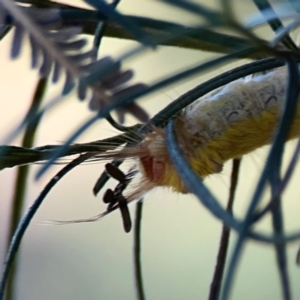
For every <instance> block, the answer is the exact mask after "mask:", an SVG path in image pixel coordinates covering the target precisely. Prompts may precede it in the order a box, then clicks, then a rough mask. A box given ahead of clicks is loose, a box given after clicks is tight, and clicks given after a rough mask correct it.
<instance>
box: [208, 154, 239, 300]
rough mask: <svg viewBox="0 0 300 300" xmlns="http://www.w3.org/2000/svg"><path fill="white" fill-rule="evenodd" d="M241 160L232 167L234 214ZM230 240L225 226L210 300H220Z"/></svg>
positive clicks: (234, 161) (230, 193)
mask: <svg viewBox="0 0 300 300" xmlns="http://www.w3.org/2000/svg"><path fill="white" fill-rule="evenodd" d="M240 165H241V159H237V158H236V159H234V160H233V165H232V172H231V182H230V190H229V198H228V203H227V211H228V212H232V207H233V203H234V196H235V192H236V189H237V184H238V177H239V171H240ZM229 238H230V228H228V227H227V226H224V225H223V229H222V234H221V240H220V246H219V252H218V256H217V263H216V267H215V272H214V275H213V280H212V282H211V285H210V293H209V297H208V299H209V300H218V299H219V295H220V292H221V286H222V279H223V274H224V270H225V264H226V257H227V252H228V246H229Z"/></svg>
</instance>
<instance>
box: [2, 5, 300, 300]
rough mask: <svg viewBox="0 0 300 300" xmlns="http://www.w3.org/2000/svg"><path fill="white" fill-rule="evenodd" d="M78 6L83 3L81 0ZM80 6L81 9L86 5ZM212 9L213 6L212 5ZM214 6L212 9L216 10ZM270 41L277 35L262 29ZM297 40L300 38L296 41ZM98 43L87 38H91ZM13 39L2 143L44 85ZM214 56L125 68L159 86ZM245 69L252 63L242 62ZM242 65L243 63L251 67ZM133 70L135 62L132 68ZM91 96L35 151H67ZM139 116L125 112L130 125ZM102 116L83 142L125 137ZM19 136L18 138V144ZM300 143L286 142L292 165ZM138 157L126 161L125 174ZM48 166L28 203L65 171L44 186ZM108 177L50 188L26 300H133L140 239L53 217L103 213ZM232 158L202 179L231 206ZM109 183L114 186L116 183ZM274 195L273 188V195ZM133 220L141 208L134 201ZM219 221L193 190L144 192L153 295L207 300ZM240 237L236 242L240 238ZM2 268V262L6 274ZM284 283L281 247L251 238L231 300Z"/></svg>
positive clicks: (294, 183)
mask: <svg viewBox="0 0 300 300" xmlns="http://www.w3.org/2000/svg"><path fill="white" fill-rule="evenodd" d="M72 4H73V5H74V4H75V3H74V1H72ZM76 4H78V5H80V6H82V5H83V4H82V2H80V1H78V2H76ZM205 4H207V3H205ZM211 5H212V6H213V5H215V3H212V4H211ZM237 5H238V6H237V11H242V12H243V15H240V14H239V17H240V18H243V16H244V15H245V14H246V13H247V14H248V13H250V12H255V11H257V10H256V9H255V7H254V6H253V5H252V4H251V1H248V2H247V1H239V2H238V3H237ZM118 9H119V10H120V11H122V12H124V13H128V14H137V15H143V16H149V17H153V18H157V19H158V18H163V19H166V20H169V21H175V22H182V23H192V22H196V21H197V20H196V19H195V20H194V19H191V18H190V16H188V15H185V14H183V13H182V12H181V11H179V10H176V9H174V10H170V7H167V6H164V5H163V4H162V3H160V2H157V1H138V2H137V1H134V0H132V1H130V0H123V1H122V2H121V4H120V6H119V7H118ZM260 30H261V34H262V35H263V34H266V35H267V34H271V31H270V30H268V29H267V28H262V29H260ZM295 36H296V34H295ZM87 38H88V39H90V37H87ZM10 45H11V35H8V36H7V37H6V38H5V39H4V40H3V41H2V42H1V43H0V66H1V71H0V86H1V88H0V99H1V101H0V129H1V134H0V137H1V141H2V140H4V139H5V137H6V136H7V134H8V133H10V132H11V131H12V130H13V129H14V128H15V127H16V126H17V125H18V124H19V122H20V120H22V117H23V116H24V114H25V112H26V111H27V109H28V107H29V105H30V101H31V98H32V95H33V92H34V90H35V86H36V83H37V72H36V71H32V70H29V66H30V60H29V57H30V49H29V47H24V48H23V53H22V56H21V58H19V59H17V60H15V61H11V60H10V59H9V49H10ZM134 45H137V44H136V43H134V42H129V41H123V40H117V39H112V38H104V40H103V44H102V46H101V51H100V55H101V56H104V55H107V54H109V55H113V56H114V57H118V56H119V55H120V54H122V53H124V51H126V49H130V48H131V47H133V46H134ZM216 56H217V54H212V53H205V52H201V51H195V50H186V49H179V48H173V47H159V48H158V49H157V50H156V51H155V52H150V51H149V52H147V53H144V54H143V55H141V56H138V57H136V58H134V59H131V60H130V61H128V62H127V64H128V65H127V66H129V67H131V68H133V69H134V70H136V77H135V79H136V80H139V81H143V82H146V83H147V82H152V81H153V80H156V79H158V78H161V77H163V76H165V75H168V74H172V73H173V72H176V71H179V70H182V69H183V68H186V67H188V66H192V65H193V64H195V63H199V62H201V61H206V60H208V59H209V58H212V57H216ZM244 62H245V61H244ZM242 63H243V61H242V62H241V61H240V62H239V64H242ZM234 66H236V64H234V63H232V64H228V65H226V66H223V67H221V68H218V69H217V70H213V71H212V72H209V73H207V74H205V75H201V76H197V77H194V78H192V79H191V80H189V81H188V82H182V83H181V84H180V85H174V86H172V87H171V88H168V89H166V90H161V91H159V92H157V93H155V94H151V95H150V96H149V97H147V98H146V99H144V100H143V101H142V102H140V103H141V105H142V106H143V107H144V108H145V109H146V110H147V111H148V112H149V113H150V115H153V114H155V113H156V112H158V111H159V110H160V109H162V108H163V107H164V106H165V105H167V104H168V103H170V102H171V101H172V100H174V99H176V98H177V97H178V96H180V95H181V94H182V93H184V92H186V91H187V90H188V89H190V88H192V87H194V86H196V85H197V84H199V83H201V82H204V81H205V80H207V79H208V78H211V77H213V76H215V75H218V74H220V73H222V72H224V71H225V70H227V69H231V68H233V67H234ZM125 67H126V64H125ZM60 88H61V87H59V86H50V87H49V89H48V92H47V97H46V100H45V101H49V100H51V99H53V97H54V96H55V95H57V93H58V91H59V90H60ZM91 114H92V113H91V112H90V111H89V110H88V107H87V101H85V102H79V101H78V100H77V98H76V97H75V96H74V95H73V96H72V95H71V96H69V97H67V99H66V100H64V101H62V103H61V104H59V105H57V106H56V107H55V108H54V109H52V110H51V111H49V112H48V113H47V114H46V115H45V117H44V118H43V120H42V123H41V125H40V127H39V129H38V134H37V138H36V145H37V146H41V145H48V144H60V143H63V142H64V141H66V140H67V138H68V137H69V136H70V134H71V133H72V132H73V131H74V130H75V129H77V128H78V127H79V126H80V125H81V124H82V123H83V122H84V121H85V120H87V119H88V118H89V117H90V116H91ZM135 122H136V120H135V119H134V118H132V117H127V123H126V125H133V124H135ZM116 134H117V131H116V130H115V129H114V128H112V127H111V126H109V125H108V124H107V123H106V122H105V121H99V122H98V123H96V124H95V125H94V126H93V127H92V128H90V129H89V130H88V131H86V132H85V133H84V134H83V135H82V136H81V137H80V138H79V139H78V142H90V141H94V140H99V139H103V138H105V137H108V136H112V135H116ZM20 140H21V137H18V138H17V139H15V140H14V141H12V142H11V144H13V145H19V144H20ZM294 147H295V142H294V141H292V142H289V143H287V147H286V153H285V160H286V161H288V159H289V157H290V156H291V153H292V151H293V149H294ZM267 151H268V147H265V148H263V149H260V150H258V151H255V152H254V153H253V154H250V155H247V156H245V157H244V158H243V161H242V170H241V176H240V179H239V186H238V190H237V196H236V202H235V205H234V211H235V214H236V215H237V216H241V217H242V216H244V213H245V209H246V207H247V204H248V203H249V201H250V199H251V195H252V192H253V188H254V187H255V185H256V182H257V180H258V177H259V175H260V173H261V168H262V166H263V164H264V161H265V157H266V153H267ZM132 163H134V162H128V163H127V164H126V165H125V166H124V167H123V169H124V170H128V168H129V167H130V166H131V165H132ZM39 167H40V166H38V165H34V166H32V167H31V169H30V175H29V177H28V189H27V196H26V199H27V200H26V206H27V207H29V206H30V204H31V203H32V202H33V201H34V199H35V198H36V197H37V196H38V194H39V193H40V191H41V190H42V189H43V187H44V186H45V185H46V183H47V182H48V181H49V180H50V178H51V177H52V176H54V175H55V173H56V172H57V171H58V170H59V169H61V168H62V166H53V167H52V168H51V169H50V170H49V171H48V172H47V173H46V174H45V175H44V176H43V177H42V178H41V179H40V180H39V181H35V180H34V175H35V174H36V171H37V170H38V169H39ZM102 171H103V164H102V163H100V162H99V163H98V162H94V163H85V164H83V165H81V166H79V167H77V168H75V169H74V170H73V171H72V172H70V173H69V174H68V175H67V176H66V177H65V178H64V179H63V180H62V181H61V182H59V183H58V184H57V186H56V187H55V188H54V189H53V190H52V192H51V193H50V194H49V196H48V197H47V198H46V200H45V202H44V204H43V205H42V206H41V208H40V210H39V211H38V213H37V215H36V217H35V218H34V219H33V221H32V223H31V225H30V226H29V229H28V230H27V232H26V234H25V237H24V240H23V242H22V245H21V249H20V251H19V258H20V259H19V266H18V275H17V286H16V295H17V298H16V299H18V300H39V299H43V300H48V299H49V300H50V299H51V300H52V299H56V300H68V299H74V300H75V299H89V300H94V299H105V300H106V299H115V300H121V299H122V300H124V299H126V300H127V299H128V300H129V299H135V287H134V279H133V278H134V277H133V276H134V272H133V252H132V250H133V243H132V242H133V234H132V232H131V233H129V234H126V233H124V230H123V227H122V220H121V217H120V214H119V212H118V211H116V212H114V213H112V214H110V215H109V216H107V217H105V218H104V219H102V220H100V221H98V222H94V223H83V224H71V225H62V226H58V225H49V224H46V223H47V221H51V220H61V221H63V220H73V219H81V218H88V217H92V216H94V215H97V214H99V213H101V212H103V211H104V210H105V208H106V207H105V206H104V205H103V204H102V196H103V192H102V193H100V194H99V195H98V196H97V197H94V196H93V193H92V188H93V185H94V183H95V182H96V180H97V178H98V176H99V175H100V174H101V172H102ZM299 171H300V170H299V168H298V172H296V173H295V175H294V176H293V178H292V180H291V182H290V184H289V186H288V189H287V191H286V193H285V194H284V201H283V205H284V213H285V225H286V228H287V229H288V230H290V231H293V230H296V229H297V228H299V227H300V226H299V212H300V204H299V194H300V191H299V184H298V181H299V177H300V173H299ZM230 172H231V162H228V163H227V164H226V166H225V168H224V171H223V172H222V173H221V174H218V175H215V176H211V177H209V178H208V179H206V180H205V184H206V185H207V186H208V187H209V188H210V189H211V191H212V192H213V193H214V194H215V195H216V196H217V197H218V198H219V199H220V201H221V202H222V203H223V204H224V205H226V201H227V198H228V189H229V179H230ZM15 173H16V169H6V170H4V171H2V172H0V182H1V185H0V198H1V201H0V228H1V230H0V261H1V262H2V261H3V260H4V257H5V247H6V240H7V231H8V223H9V219H8V217H9V211H10V209H11V207H10V205H11V198H12V195H13V184H14V180H15ZM114 186H115V182H114V181H113V180H111V181H110V182H109V184H108V185H107V187H114ZM268 197H269V191H266V192H265V199H266V200H267V199H268ZM130 210H131V214H132V216H133V215H134V210H135V205H134V204H133V205H131V206H130ZM221 226H222V224H221V223H220V222H219V221H218V220H216V219H215V218H214V217H213V216H212V215H211V214H210V213H209V212H207V211H206V210H205V208H204V207H202V206H201V204H200V202H199V201H198V200H197V199H196V197H194V196H192V195H179V194H175V193H172V192H170V191H168V190H167V189H155V190H153V191H152V192H151V193H149V194H148V195H147V196H146V197H145V206H144V214H143V223H142V263H143V278H144V285H145V292H146V297H147V299H150V300H166V299H168V300H179V299H185V300H193V299H207V295H208V292H209V285H210V282H211V278H212V274H213V271H214V266H215V260H216V254H217V249H218V243H219V237H220V232H221ZM256 229H257V230H264V231H265V232H271V219H270V218H269V217H267V218H265V219H263V221H261V222H260V223H258V224H257V226H256ZM235 237H236V236H235V233H233V234H232V236H231V242H232V243H231V244H232V245H233V242H234V241H235ZM298 247H299V244H298V243H293V244H291V245H289V246H288V257H289V270H290V274H291V283H292V293H293V298H294V299H300V289H299V277H300V269H299V267H297V266H296V264H295V258H296V253H297V250H298ZM1 268H2V266H0V272H1ZM281 298H282V295H281V288H280V282H279V276H278V272H277V267H276V264H275V253H274V249H273V247H272V246H267V245H264V244H259V243H257V242H253V241H249V242H247V244H246V247H245V250H244V252H243V256H242V260H241V262H240V264H239V267H238V271H237V277H236V280H235V284H234V288H233V293H232V297H231V298H230V299H233V300H240V299H242V300H248V299H249V300H250V299H251V300H252V299H256V300H264V299H272V300H277V299H281Z"/></svg>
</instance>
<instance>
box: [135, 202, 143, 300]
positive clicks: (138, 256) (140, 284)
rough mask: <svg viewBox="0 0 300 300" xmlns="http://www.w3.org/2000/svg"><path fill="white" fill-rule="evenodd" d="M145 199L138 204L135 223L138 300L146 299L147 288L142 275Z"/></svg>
mask: <svg viewBox="0 0 300 300" xmlns="http://www.w3.org/2000/svg"><path fill="white" fill-rule="evenodd" d="M142 212H143V201H142V200H140V201H139V202H138V203H137V206H136V212H135V223H134V271H135V286H136V296H137V299H138V300H145V299H146V297H145V290H144V284H143V276H142V261H141V227H142Z"/></svg>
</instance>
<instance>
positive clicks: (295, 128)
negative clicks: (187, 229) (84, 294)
mask: <svg viewBox="0 0 300 300" xmlns="http://www.w3.org/2000/svg"><path fill="white" fill-rule="evenodd" d="M287 78H288V74H287V70H286V68H285V67H281V68H278V69H275V70H272V71H269V72H266V73H264V74H256V75H253V76H248V77H246V78H243V79H240V80H237V81H234V82H232V83H230V84H228V85H226V86H225V87H222V88H219V89H217V90H215V91H213V92H211V93H209V94H207V95H206V96H204V97H202V98H200V99H198V100H196V101H195V102H194V103H192V104H191V105H189V106H188V107H186V108H185V109H184V110H183V111H182V112H181V114H180V115H179V116H178V117H177V119H176V124H175V126H176V127H175V128H176V135H177V139H178V142H179V146H180V148H181V150H182V152H183V153H184V155H185V157H186V158H187V160H188V161H189V163H190V165H191V166H192V168H193V169H194V171H195V172H196V173H197V174H198V175H199V177H200V178H205V177H206V176H208V175H211V174H215V173H219V172H221V171H222V168H223V165H224V163H225V162H226V161H228V160H230V159H232V158H237V157H241V156H243V155H245V154H247V153H249V152H252V151H254V150H256V149H257V148H260V147H262V146H264V145H268V144H270V143H271V142H272V141H273V137H274V134H275V133H276V131H277V126H278V124H279V121H280V118H281V114H282V111H283V107H284V101H285V98H286V87H287ZM299 129H300V107H298V109H297V112H296V116H295V119H294V122H293V124H292V128H291V129H290V133H289V136H288V139H293V138H296V137H298V135H299ZM123 155H124V156H125V157H126V156H130V157H136V158H137V159H138V165H139V170H140V172H141V173H142V179H141V180H140V183H139V184H138V186H137V187H136V188H135V189H134V190H133V191H132V193H131V194H130V195H129V198H128V199H129V200H133V198H135V199H137V198H139V197H141V196H142V195H143V194H144V193H145V192H147V191H149V190H151V189H152V188H154V187H157V186H164V187H169V188H171V189H172V190H173V191H175V192H180V193H187V192H189V191H188V189H187V187H186V186H185V184H184V182H183V181H182V180H181V178H180V175H179V174H178V173H177V171H176V170H175V168H174V166H173V165H172V163H171V161H170V158H169V156H168V152H167V149H166V146H165V131H164V129H161V128H153V131H152V132H151V133H149V134H148V135H146V136H145V138H144V139H143V141H142V142H141V143H140V144H139V145H138V146H135V147H132V148H127V149H126V151H125V152H124V153H123Z"/></svg>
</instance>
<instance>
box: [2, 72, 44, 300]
mask: <svg viewBox="0 0 300 300" xmlns="http://www.w3.org/2000/svg"><path fill="white" fill-rule="evenodd" d="M46 88H47V79H46V78H41V79H39V81H38V84H37V87H36V90H35V94H34V96H33V99H32V103H31V106H30V108H29V111H28V113H27V118H31V116H34V115H35V114H36V112H37V111H38V109H39V107H40V105H41V102H42V100H43V97H44V94H45V91H46ZM38 124H39V120H35V121H34V122H29V123H28V125H27V127H26V130H25V134H24V136H23V141H22V147H26V148H30V147H32V146H33V144H34V139H35V134H36V131H37V128H38ZM28 172H29V166H28V165H26V166H22V167H19V168H18V170H17V176H16V181H15V186H14V195H13V200H12V208H11V215H10V224H9V232H8V239H7V245H9V243H10V240H11V238H12V236H13V234H14V232H15V230H16V228H17V225H18V222H19V220H20V218H21V215H22V210H23V207H24V201H25V195H26V182H27V176H28ZM7 247H8V246H7ZM16 272H17V262H15V264H14V265H13V267H12V270H11V273H10V277H9V280H8V284H7V293H6V299H7V300H13V299H15V297H14V290H15V289H14V284H15V278H16Z"/></svg>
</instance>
